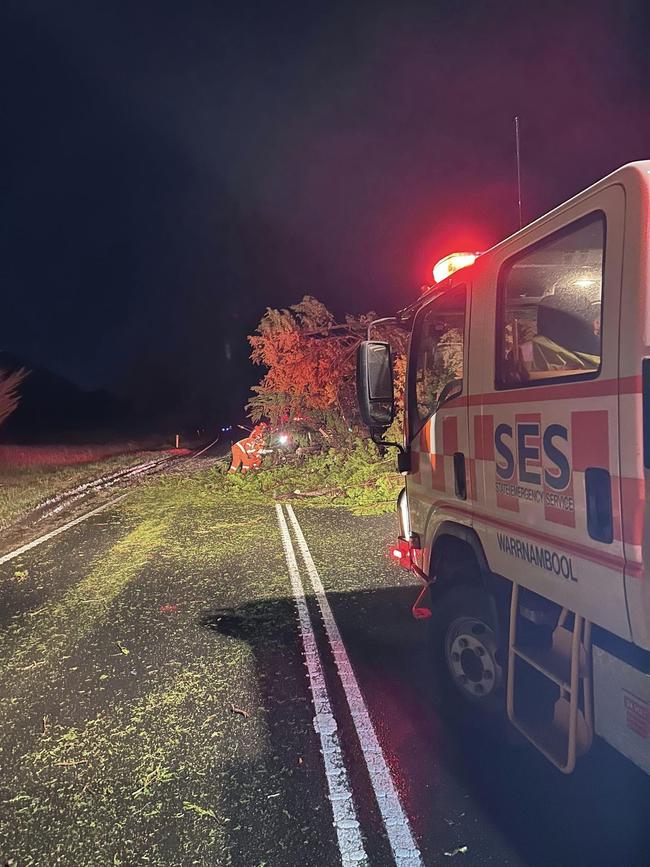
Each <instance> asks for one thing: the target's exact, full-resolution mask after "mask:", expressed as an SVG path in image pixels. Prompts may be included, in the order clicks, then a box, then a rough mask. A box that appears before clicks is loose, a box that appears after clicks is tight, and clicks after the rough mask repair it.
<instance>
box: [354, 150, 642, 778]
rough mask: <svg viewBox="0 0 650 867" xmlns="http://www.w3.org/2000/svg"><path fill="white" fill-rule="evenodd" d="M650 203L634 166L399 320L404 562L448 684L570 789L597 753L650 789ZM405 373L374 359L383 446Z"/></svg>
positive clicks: (372, 415)
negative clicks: (646, 780)
mask: <svg viewBox="0 0 650 867" xmlns="http://www.w3.org/2000/svg"><path fill="white" fill-rule="evenodd" d="M649 202H650V161H645V162H637V163H632V164H630V165H627V166H624V167H623V168H621V169H619V170H618V171H616V172H614V173H613V174H611V175H609V176H608V177H606V178H605V179H603V180H601V181H600V182H598V183H597V184H595V185H594V186H592V187H590V188H589V189H587V190H585V191H584V192H582V193H580V194H579V195H577V196H575V197H574V198H572V199H570V200H569V201H567V202H565V203H564V204H562V205H560V206H559V207H557V208H556V209H554V210H553V211H551V212H550V213H548V214H546V215H545V216H543V217H541V218H540V219H538V220H536V221H535V222H533V223H531V224H530V225H529V226H526V227H525V228H523V229H521V230H520V231H519V232H517V233H516V234H515V235H513V236H511V237H510V238H507V239H506V240H504V241H502V242H501V243H499V244H497V245H496V246H494V247H493V248H491V249H490V250H488V251H486V252H484V253H481V254H480V255H478V254H477V255H476V256H469V255H466V254H463V256H462V259H457V260H456V261H457V262H458V263H459V264H460V265H461V266H462V267H459V268H457V269H456V270H454V259H453V258H450V261H449V262H446V263H445V267H444V268H443V269H442V270H443V272H444V273H443V276H442V279H441V280H440V282H438V283H436V284H435V285H433V286H431V287H428V288H427V289H426V290H425V292H424V293H423V294H422V295H421V297H420V298H418V299H417V300H416V302H414V303H413V304H412V305H410V306H409V307H408V308H406V309H405V310H403V311H401V312H400V313H398V314H397V316H396V317H395V320H394V321H395V324H396V325H397V326H398V327H401V328H405V329H407V330H408V331H409V335H410V338H409V349H408V373H407V383H406V395H405V407H404V443H403V444H402V446H401V450H402V454H401V456H400V468H401V469H402V471H403V472H404V474H405V491H404V492H403V494H402V496H401V497H400V503H399V510H398V511H399V516H400V542H399V543H398V546H397V548H396V554H397V555H398V557H399V558H400V562H401V563H402V565H405V566H407V567H408V568H410V569H412V570H413V571H414V572H415V573H416V574H417V575H418V576H419V577H420V578H421V579H422V580H423V582H424V583H425V587H426V588H428V591H429V594H430V611H431V614H432V616H431V617H430V618H429V619H430V627H431V629H432V632H433V645H432V653H433V654H434V656H435V657H437V660H438V662H439V663H440V676H441V677H443V678H445V679H446V680H447V681H448V682H449V684H450V685H451V687H452V690H453V691H454V694H455V695H456V697H457V698H460V699H461V700H462V701H463V702H464V703H465V706H466V709H467V710H469V711H470V712H473V713H476V714H477V716H478V717H479V718H480V715H481V714H482V713H485V712H487V713H492V712H494V711H495V710H497V709H502V710H503V711H504V712H505V713H507V716H508V717H509V719H510V721H511V723H512V724H513V725H514V726H515V727H516V728H518V729H519V730H520V731H521V732H522V733H523V734H524V735H525V736H526V737H527V738H528V739H529V740H530V741H531V742H532V743H533V744H534V745H535V746H536V747H537V748H538V749H540V750H541V751H542V752H543V753H544V754H545V755H546V756H547V758H549V760H551V761H552V762H553V763H554V764H556V766H557V767H558V768H559V769H560V770H562V771H564V772H567V773H568V772H570V771H571V770H573V767H574V766H575V762H576V759H577V758H578V757H579V756H580V755H581V754H582V753H584V752H586V751H587V750H588V749H589V747H590V745H591V742H592V738H593V735H594V734H597V735H600V736H602V737H604V738H605V739H606V740H608V741H609V742H610V743H611V744H612V745H613V746H614V747H616V748H617V749H618V750H619V751H620V752H622V753H624V754H625V755H626V756H628V757H629V758H630V759H631V760H632V761H633V762H635V763H636V764H638V765H639V766H640V767H642V768H644V769H645V770H646V772H650V741H649V738H650V549H649V547H648V546H649V544H650V532H649V521H648V510H647V508H646V502H647V486H648V478H649V472H650V297H649V295H648V288H649V284H650V274H649V273H648V251H649V250H650V221H649V209H648V205H649ZM439 270H440V269H439ZM390 365H391V361H390V348H389V346H388V344H386V343H382V342H379V341H367V342H365V343H364V344H362V346H361V347H360V350H359V375H358V390H359V400H360V406H361V410H362V415H363V416H364V420H365V421H366V423H367V424H368V425H369V426H370V427H371V429H372V431H373V435H374V437H375V438H376V439H380V438H381V435H382V433H383V431H384V430H385V429H386V421H387V420H388V419H389V417H390V418H392V411H393V407H392V403H391V400H392V395H391V389H390V383H389V382H388V379H387V375H388V373H389V372H390ZM382 371H383V372H382ZM417 611H418V612H420V613H421V614H422V613H423V609H422V608H418V609H417ZM424 611H426V609H424ZM535 678H537V679H538V680H539V681H540V683H539V687H540V688H539V689H538V688H537V687H533V688H532V690H531V688H530V681H531V679H532V680H533V681H534V680H535ZM527 683H528V684H529V686H528V687H527V686H526V684H527ZM531 694H536V695H538V696H541V695H544V696H546V698H545V699H543V700H541V703H538V705H539V706H535V702H534V701H533V702H532V703H531V702H530V701H529V700H528V697H529V696H530V695H531Z"/></svg>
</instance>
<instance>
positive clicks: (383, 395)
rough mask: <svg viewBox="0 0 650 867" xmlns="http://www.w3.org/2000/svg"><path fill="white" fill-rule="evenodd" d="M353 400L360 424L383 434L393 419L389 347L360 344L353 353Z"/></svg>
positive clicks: (376, 343)
mask: <svg viewBox="0 0 650 867" xmlns="http://www.w3.org/2000/svg"><path fill="white" fill-rule="evenodd" d="M357 400H358V401H359V411H360V412H361V418H362V419H363V423H364V424H365V425H366V426H367V427H369V428H370V430H371V431H373V432H375V431H378V432H383V431H385V430H386V428H388V427H390V424H391V422H392V421H393V419H394V417H395V396H394V392H393V360H392V358H391V352H390V344H388V343H381V342H380V341H377V340H364V341H363V343H361V344H360V346H359V349H358V350H357Z"/></svg>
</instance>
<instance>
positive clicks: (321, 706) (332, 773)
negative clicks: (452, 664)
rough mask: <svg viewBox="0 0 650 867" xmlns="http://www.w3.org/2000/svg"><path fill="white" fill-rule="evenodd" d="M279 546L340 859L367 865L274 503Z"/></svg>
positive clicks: (304, 608) (289, 552) (319, 669)
mask: <svg viewBox="0 0 650 867" xmlns="http://www.w3.org/2000/svg"><path fill="white" fill-rule="evenodd" d="M275 511H276V512H277V516H278V524H279V526H280V535H281V536H282V545H283V547H284V554H285V557H286V560H287V567H288V569H289V577H290V579H291V587H292V590H293V595H294V598H295V602H296V608H297V610H298V622H299V625H300V635H301V638H302V644H303V647H304V649H305V659H306V661H307V672H308V674H309V685H310V688H311V695H312V701H313V702H314V710H315V712H316V716H315V717H314V728H315V729H316V731H317V732H318V735H319V737H320V742H321V749H322V752H323V761H324V764H325V776H326V778H327V786H328V788H329V798H330V802H331V804H332V812H333V814H334V827H335V828H336V836H337V838H338V844H339V850H340V853H341V862H342V864H343V865H344V867H349V865H353V864H354V865H367V864H368V856H367V854H366V851H365V849H364V846H363V839H362V837H361V829H360V827H359V821H358V819H357V816H356V812H355V809H354V802H353V800H352V790H351V788H350V783H349V780H348V775H347V771H346V769H345V764H344V762H343V754H342V752H341V744H340V742H339V738H338V735H337V731H336V730H337V723H336V719H335V718H334V714H333V713H332V706H331V704H330V700H329V695H328V693H327V686H326V685H325V678H324V676H323V667H322V664H321V660H320V656H319V653H318V646H317V644H316V636H315V635H314V629H313V627H312V623H311V619H310V617H309V609H308V608H307V600H306V599H305V591H304V589H303V586H302V581H301V579H300V573H299V571H298V564H297V562H296V555H295V552H294V550H293V545H292V543H291V536H290V535H289V528H288V527H287V522H286V520H285V517H284V514H283V512H282V507H281V506H280V505H279V504H276V507H275Z"/></svg>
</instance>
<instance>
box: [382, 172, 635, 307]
mask: <svg viewBox="0 0 650 867" xmlns="http://www.w3.org/2000/svg"><path fill="white" fill-rule="evenodd" d="M612 183H620V184H622V186H624V187H625V186H628V185H629V184H637V185H638V186H643V187H645V188H646V189H647V190H650V160H637V161H635V162H631V163H626V164H625V165H623V166H621V167H620V168H618V169H616V170H615V171H613V172H611V173H610V174H609V175H606V176H605V177H604V178H601V179H600V180H599V181H597V182H596V183H595V184H592V185H591V186H590V187H587V188H586V189H584V190H581V191H580V192H579V193H576V195H575V196H572V197H571V198H570V199H566V200H565V201H564V202H562V203H561V204H559V205H557V206H556V207H555V208H552V209H551V210H550V211H547V212H546V213H545V214H542V215H541V216H540V217H537V218H536V219H535V220H533V221H532V222H531V223H527V224H526V225H525V226H522V228H521V229H518V230H517V231H516V232H513V233H512V235H508V236H507V237H505V238H503V239H502V240H501V241H498V242H497V243H496V244H494V245H493V246H492V247H489V248H488V249H487V250H484V251H483V252H482V253H480V254H479V256H478V257H477V261H478V262H480V260H481V259H482V258H483V257H484V256H487V255H489V254H491V253H495V252H497V251H499V250H500V249H501V248H503V247H506V246H508V245H509V244H512V243H513V242H515V241H519V240H521V239H522V238H525V237H526V235H527V234H528V233H530V232H532V231H533V230H534V229H536V228H538V227H539V226H542V225H543V224H544V223H545V222H547V221H549V220H552V219H553V218H554V217H556V216H557V215H558V214H560V213H561V212H562V211H563V210H565V209H566V208H567V207H571V206H573V205H575V204H577V203H578V202H580V201H581V200H582V199H584V198H587V197H588V196H591V195H593V194H594V193H596V192H598V191H599V190H601V189H603V188H605V187H608V186H611V185H612ZM473 267H474V265H468V266H467V267H466V268H463V269H462V271H456V272H454V273H453V274H451V275H450V276H449V277H447V278H446V279H445V280H442V281H441V282H440V283H435V284H433V285H432V286H429V287H428V288H427V289H426V290H425V291H424V292H422V293H421V294H420V296H419V297H418V298H416V299H415V300H414V301H412V302H411V304H409V305H408V306H407V307H404V308H403V309H402V310H400V311H398V313H397V314H396V316H395V319H396V320H397V321H398V322H400V323H403V324H406V323H407V322H408V321H409V320H410V319H412V317H413V316H414V315H415V313H416V312H417V311H418V309H419V308H420V307H421V305H422V304H424V303H425V301H430V300H431V299H432V298H435V297H436V296H437V295H441V294H443V293H444V292H448V291H449V289H451V288H452V287H454V286H457V285H458V284H459V282H460V278H459V274H463V275H464V274H466V273H471V271H472V268H473Z"/></svg>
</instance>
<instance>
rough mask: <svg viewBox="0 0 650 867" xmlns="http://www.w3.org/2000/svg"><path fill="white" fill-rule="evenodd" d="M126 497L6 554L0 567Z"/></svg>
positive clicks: (117, 498)
mask: <svg viewBox="0 0 650 867" xmlns="http://www.w3.org/2000/svg"><path fill="white" fill-rule="evenodd" d="M126 496H128V495H127V494H122V496H121V497H116V498H115V499H114V500H111V501H110V503H104V505H103V506H98V507H97V508H96V509H93V510H92V512H86V513H85V514H84V515H80V516H79V517H78V518H75V519H74V521H68V523H67V524H64V525H63V526H62V527H57V528H56V530H52V531H51V532H49V533H46V534H45V535H44V536H39V538H38V539H34V541H33V542H28V543H27V544H26V545H23V546H22V547H21V548H16V550H15V551H10V552H9V553H8V554H4V555H3V556H2V557H0V566H1V565H2V564H3V563H7V562H8V561H9V560H13V559H14V557H18V556H19V555H20V554H24V553H25V551H30V550H31V549H32V548H36V546H37V545H42V544H43V542H47V541H48V539H53V538H54V537H55V536H58V535H59V534H60V533H65V531H66V530H69V529H70V527H74V526H75V525H76V524H81V522H82V521H85V520H87V519H88V518H92V516H93V515H98V514H99V513H100V512H103V511H104V509H110V507H111V506H114V505H115V504H116V503H119V502H120V500H123V499H124V498H125V497H126Z"/></svg>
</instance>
